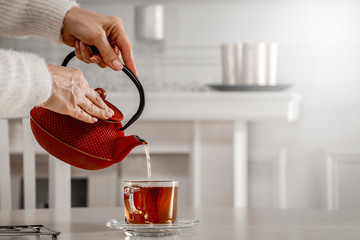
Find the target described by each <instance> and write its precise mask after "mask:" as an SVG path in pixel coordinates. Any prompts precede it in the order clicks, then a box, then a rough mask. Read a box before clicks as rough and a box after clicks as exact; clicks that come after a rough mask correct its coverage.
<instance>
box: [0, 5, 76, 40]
mask: <svg viewBox="0 0 360 240" xmlns="http://www.w3.org/2000/svg"><path fill="white" fill-rule="evenodd" d="M0 6H1V7H0V15H1V17H0V34H1V35H8V36H27V35H37V36H42V37H46V38H49V39H51V40H54V41H57V42H59V41H61V28H62V24H63V20H64V17H65V15H66V13H67V11H68V10H69V9H70V8H71V7H73V6H76V3H75V2H73V1H69V0H13V1H9V0H0Z"/></svg>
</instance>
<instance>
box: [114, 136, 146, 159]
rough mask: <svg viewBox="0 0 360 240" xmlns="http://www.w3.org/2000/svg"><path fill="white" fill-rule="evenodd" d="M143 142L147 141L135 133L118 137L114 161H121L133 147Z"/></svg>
mask: <svg viewBox="0 0 360 240" xmlns="http://www.w3.org/2000/svg"><path fill="white" fill-rule="evenodd" d="M145 144H147V142H146V141H145V140H144V139H142V138H140V137H139V136H136V135H130V136H125V137H119V138H118V139H117V141H116V151H115V156H114V159H115V161H116V162H120V161H122V160H123V159H124V158H125V157H126V156H127V155H128V154H129V153H130V152H131V150H132V149H133V148H134V147H136V146H139V145H145Z"/></svg>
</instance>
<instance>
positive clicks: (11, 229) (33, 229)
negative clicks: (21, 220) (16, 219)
mask: <svg viewBox="0 0 360 240" xmlns="http://www.w3.org/2000/svg"><path fill="white" fill-rule="evenodd" d="M31 235H33V236H40V235H49V236H51V238H52V239H53V240H56V239H57V237H58V235H60V232H57V231H54V230H51V229H50V228H48V227H45V226H44V225H13V226H0V237H1V236H31Z"/></svg>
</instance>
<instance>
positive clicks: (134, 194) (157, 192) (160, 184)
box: [124, 180, 179, 224]
mask: <svg viewBox="0 0 360 240" xmlns="http://www.w3.org/2000/svg"><path fill="white" fill-rule="evenodd" d="M178 186H179V183H178V181H176V180H159V181H156V180H152V181H150V180H149V181H147V180H125V181H124V208H125V218H126V221H127V222H128V223H130V224H150V223H153V224H168V223H174V222H175V221H176V215H177V192H178Z"/></svg>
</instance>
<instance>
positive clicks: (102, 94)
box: [95, 88, 106, 100]
mask: <svg viewBox="0 0 360 240" xmlns="http://www.w3.org/2000/svg"><path fill="white" fill-rule="evenodd" d="M95 91H96V92H97V93H98V94H99V95H100V97H101V98H102V99H103V100H105V98H106V91H105V90H104V89H103V88H95Z"/></svg>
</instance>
